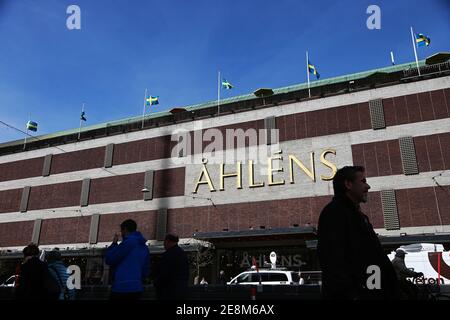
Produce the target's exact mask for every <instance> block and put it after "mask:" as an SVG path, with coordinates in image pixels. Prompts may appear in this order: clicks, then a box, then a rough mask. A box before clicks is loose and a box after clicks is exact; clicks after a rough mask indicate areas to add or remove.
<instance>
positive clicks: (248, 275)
mask: <svg viewBox="0 0 450 320" xmlns="http://www.w3.org/2000/svg"><path fill="white" fill-rule="evenodd" d="M251 275H252V274H251V273H244V274H241V275H240V276H239V277H238V278H237V283H243V282H252V277H251Z"/></svg>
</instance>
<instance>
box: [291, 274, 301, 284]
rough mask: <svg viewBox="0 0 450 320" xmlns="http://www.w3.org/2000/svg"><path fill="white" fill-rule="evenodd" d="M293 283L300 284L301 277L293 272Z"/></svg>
mask: <svg viewBox="0 0 450 320" xmlns="http://www.w3.org/2000/svg"><path fill="white" fill-rule="evenodd" d="M291 277H292V282H299V281H300V277H299V276H298V273H297V272H291Z"/></svg>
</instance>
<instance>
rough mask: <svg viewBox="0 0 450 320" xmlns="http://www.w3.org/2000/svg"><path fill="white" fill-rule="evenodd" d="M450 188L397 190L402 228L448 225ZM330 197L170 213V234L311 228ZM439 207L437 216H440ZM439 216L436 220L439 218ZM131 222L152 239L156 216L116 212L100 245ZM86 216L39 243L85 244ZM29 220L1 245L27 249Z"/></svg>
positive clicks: (103, 227)
mask: <svg viewBox="0 0 450 320" xmlns="http://www.w3.org/2000/svg"><path fill="white" fill-rule="evenodd" d="M449 194H450V186H444V187H442V188H440V187H437V186H436V187H428V188H413V189H401V190H396V198H397V209H398V213H399V219H400V226H401V227H403V228H405V227H418V226H431V225H440V220H442V224H444V225H448V224H450V197H449V196H448V195H449ZM330 200H331V196H322V197H310V198H297V199H284V200H274V201H261V202H253V203H236V204H226V205H216V207H213V206H204V207H190V208H179V209H169V210H168V232H173V233H176V234H179V235H180V236H181V237H191V236H192V234H193V233H195V232H206V231H222V230H223V229H228V230H234V231H237V230H248V229H249V228H250V227H253V228H259V227H260V226H265V227H266V228H280V227H290V226H292V225H293V224H298V225H300V226H303V225H306V224H308V223H310V224H311V225H313V226H317V222H318V219H319V215H320V212H321V211H322V209H323V208H324V207H325V205H326V204H327V203H328V202H329V201H330ZM361 208H362V210H363V212H364V213H365V214H367V215H368V217H369V219H370V221H371V222H372V224H373V226H374V227H375V228H383V227H384V221H383V213H382V205H381V198H380V192H370V193H369V198H368V202H367V203H366V204H363V205H362V206H361ZM438 208H439V211H438ZM439 214H440V218H439ZM126 219H133V220H135V221H136V222H137V224H138V229H139V231H141V232H142V233H143V235H144V237H145V238H146V239H154V238H155V229H156V211H142V212H133V213H114V214H104V215H101V216H100V224H99V239H98V240H99V242H105V241H110V240H111V239H112V238H113V236H114V233H118V232H119V231H120V230H119V225H120V223H121V222H122V221H124V220H126ZM90 220H91V217H90V216H86V217H74V218H57V219H46V220H44V221H43V222H42V230H41V244H61V243H80V242H88V237H89V228H90ZM33 223H34V222H33V221H26V222H11V223H2V224H0V246H19V245H24V246H25V245H26V244H28V243H29V241H30V239H31V234H32V229H33Z"/></svg>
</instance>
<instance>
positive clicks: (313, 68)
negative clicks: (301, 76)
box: [308, 61, 320, 79]
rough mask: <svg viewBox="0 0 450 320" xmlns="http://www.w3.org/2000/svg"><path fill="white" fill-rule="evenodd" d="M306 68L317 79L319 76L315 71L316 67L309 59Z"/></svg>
mask: <svg viewBox="0 0 450 320" xmlns="http://www.w3.org/2000/svg"><path fill="white" fill-rule="evenodd" d="M308 70H309V73H312V74H313V75H315V76H316V78H317V79H319V78H320V74H319V72H317V69H316V67H315V66H314V65H313V64H312V63H311V62H310V61H308Z"/></svg>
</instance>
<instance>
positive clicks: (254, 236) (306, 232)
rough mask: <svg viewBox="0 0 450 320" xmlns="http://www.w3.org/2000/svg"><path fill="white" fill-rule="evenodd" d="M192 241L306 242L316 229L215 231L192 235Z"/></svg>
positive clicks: (314, 235)
mask: <svg viewBox="0 0 450 320" xmlns="http://www.w3.org/2000/svg"><path fill="white" fill-rule="evenodd" d="M192 237H193V238H194V239H199V240H205V241H209V242H211V243H214V244H215V245H217V244H224V245H226V244H230V243H232V242H235V243H237V244H242V245H245V244H250V243H254V242H262V241H289V240H291V241H292V240H293V241H298V240H308V239H311V238H315V237H316V228H315V227H312V226H304V227H290V228H272V229H249V230H239V231H215V232H197V233H194V234H193V235H192Z"/></svg>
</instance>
